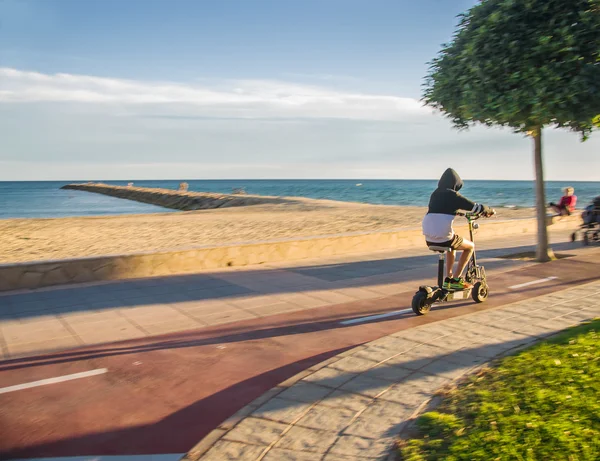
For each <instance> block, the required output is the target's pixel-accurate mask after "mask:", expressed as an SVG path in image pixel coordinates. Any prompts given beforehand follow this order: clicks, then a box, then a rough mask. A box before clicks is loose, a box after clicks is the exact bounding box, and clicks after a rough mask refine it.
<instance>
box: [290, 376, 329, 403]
mask: <svg viewBox="0 0 600 461" xmlns="http://www.w3.org/2000/svg"><path fill="white" fill-rule="evenodd" d="M331 392H332V390H331V389H330V388H327V387H323V386H317V385H315V384H311V383H308V382H304V381H300V382H299V383H297V384H294V385H293V386H292V387H290V388H289V389H286V390H285V391H283V392H282V393H281V394H279V397H281V398H282V399H289V400H295V401H298V402H306V403H313V402H318V401H319V400H321V399H323V398H325V396H327V395H328V394H330V393H331Z"/></svg>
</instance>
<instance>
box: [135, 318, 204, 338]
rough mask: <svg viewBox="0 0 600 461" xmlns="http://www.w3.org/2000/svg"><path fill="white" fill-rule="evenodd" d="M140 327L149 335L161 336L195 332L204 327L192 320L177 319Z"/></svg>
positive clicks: (144, 324) (143, 324) (145, 324)
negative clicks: (178, 332)
mask: <svg viewBox="0 0 600 461" xmlns="http://www.w3.org/2000/svg"><path fill="white" fill-rule="evenodd" d="M140 326H141V327H142V328H143V329H144V331H146V332H147V333H149V334H151V335H162V334H165V333H172V332H174V331H187V330H195V329H197V328H201V327H203V326H204V325H203V324H202V323H200V322H199V321H196V320H194V319H190V318H178V319H177V320H167V321H162V322H158V323H153V324H147V323H142V324H140Z"/></svg>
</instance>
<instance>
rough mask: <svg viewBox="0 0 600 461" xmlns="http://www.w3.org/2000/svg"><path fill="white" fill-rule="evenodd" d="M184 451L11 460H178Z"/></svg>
mask: <svg viewBox="0 0 600 461" xmlns="http://www.w3.org/2000/svg"><path fill="white" fill-rule="evenodd" d="M184 455H185V453H173V454H165V455H111V456H68V457H64V458H27V459H15V460H13V461H178V460H180V459H181V458H182V456H184Z"/></svg>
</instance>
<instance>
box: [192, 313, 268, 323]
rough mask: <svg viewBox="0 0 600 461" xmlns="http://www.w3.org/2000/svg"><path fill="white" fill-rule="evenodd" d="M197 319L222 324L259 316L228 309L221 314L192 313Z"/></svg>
mask: <svg viewBox="0 0 600 461" xmlns="http://www.w3.org/2000/svg"><path fill="white" fill-rule="evenodd" d="M190 315H192V316H193V317H194V318H195V319H197V320H199V321H200V322H202V323H204V324H205V325H220V324H223V323H230V322H239V321H240V320H250V319H255V318H257V317H256V315H254V314H252V313H250V312H247V311H243V310H241V309H240V310H235V311H227V312H222V313H219V314H209V315H194V314H193V313H191V314H190Z"/></svg>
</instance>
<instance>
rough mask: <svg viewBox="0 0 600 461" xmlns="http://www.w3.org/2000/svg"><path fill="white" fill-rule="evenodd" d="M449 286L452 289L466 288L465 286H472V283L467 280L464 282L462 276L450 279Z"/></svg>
mask: <svg viewBox="0 0 600 461" xmlns="http://www.w3.org/2000/svg"><path fill="white" fill-rule="evenodd" d="M449 287H450V288H452V289H453V290H466V289H467V288H473V285H472V284H470V283H469V282H465V279H463V278H462V277H458V278H453V279H450V284H449Z"/></svg>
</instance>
